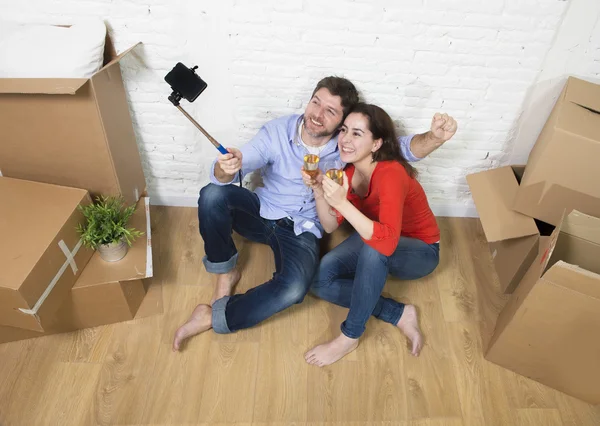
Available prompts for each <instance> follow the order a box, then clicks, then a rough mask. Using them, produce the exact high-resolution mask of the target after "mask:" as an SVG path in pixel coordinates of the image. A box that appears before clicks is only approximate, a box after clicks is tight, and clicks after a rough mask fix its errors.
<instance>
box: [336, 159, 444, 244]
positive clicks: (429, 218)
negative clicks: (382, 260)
mask: <svg viewBox="0 0 600 426" xmlns="http://www.w3.org/2000/svg"><path fill="white" fill-rule="evenodd" d="M345 171H346V174H347V176H348V182H352V176H353V175H354V166H353V165H352V164H349V165H348V167H346V170H345ZM347 197H348V200H349V201H350V202H351V203H352V204H353V205H354V206H355V207H356V208H357V209H358V210H360V211H361V212H362V213H363V214H364V215H365V216H367V217H368V218H369V219H371V220H372V221H373V222H374V223H373V236H372V237H371V239H370V240H365V239H364V238H363V241H364V242H365V243H366V244H368V245H369V246H371V247H373V248H374V249H375V250H377V251H378V252H380V253H382V254H384V255H386V256H390V255H391V254H392V253H393V252H394V251H395V250H396V246H397V245H398V241H399V239H400V237H401V236H405V237H410V238H417V239H419V240H421V241H424V242H425V243H427V244H433V243H436V242H438V241H439V240H440V230H439V228H438V225H437V222H436V220H435V216H434V215H433V212H432V211H431V208H430V207H429V203H428V202H427V196H426V195H425V191H423V187H421V184H420V183H419V182H418V181H417V180H416V179H414V178H411V177H410V176H409V175H408V173H407V172H406V170H405V169H404V167H403V166H402V165H401V164H400V163H398V162H397V161H381V162H379V163H377V165H376V166H375V170H374V171H373V174H372V175H371V181H370V182H369V188H368V190H367V194H366V195H365V196H364V197H362V198H361V197H359V196H358V195H357V194H355V193H354V192H353V191H352V186H350V188H348V195H347ZM343 220H344V218H343V217H341V216H340V215H338V223H340V224H341V223H342V221H343Z"/></svg>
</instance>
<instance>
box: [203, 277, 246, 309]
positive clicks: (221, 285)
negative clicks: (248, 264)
mask: <svg viewBox="0 0 600 426" xmlns="http://www.w3.org/2000/svg"><path fill="white" fill-rule="evenodd" d="M241 276H242V274H241V273H240V271H238V270H237V269H236V268H234V269H232V270H231V271H229V272H227V273H226V274H217V284H216V286H215V291H214V292H213V297H212V299H211V301H210V306H212V305H213V303H215V302H216V301H217V300H219V299H220V298H222V297H225V296H231V293H232V292H233V287H235V285H236V284H237V283H238V281H239V280H240V278H241Z"/></svg>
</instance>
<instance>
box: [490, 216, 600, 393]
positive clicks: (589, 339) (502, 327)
mask: <svg viewBox="0 0 600 426" xmlns="http://www.w3.org/2000/svg"><path fill="white" fill-rule="evenodd" d="M598 259H600V219H598V218H595V217H592V216H588V215H585V214H583V213H580V212H578V211H573V212H572V213H571V214H570V215H569V216H568V217H566V218H565V219H564V220H563V221H562V222H561V224H559V227H557V228H556V230H555V232H554V233H553V234H552V236H551V238H550V239H549V240H548V241H547V246H546V247H544V248H543V250H542V251H541V252H540V253H539V255H538V257H537V258H536V260H535V261H534V263H533V264H532V266H531V268H530V269H529V271H528V272H527V274H526V276H525V277H524V279H523V281H522V282H521V284H520V285H519V287H518V288H517V289H516V291H515V293H514V294H513V295H512V296H511V299H510V300H509V302H508V304H507V305H506V307H505V308H504V310H503V311H502V312H501V313H500V316H499V318H498V323H497V325H496V330H495V331H494V335H493V337H492V340H491V342H490V345H489V347H488V349H487V353H486V355H485V357H486V359H488V360H489V361H492V362H494V363H496V364H499V365H501V366H503V367H506V368H508V369H510V370H512V371H514V372H516V373H519V374H522V375H524V376H527V377H529V378H531V379H533V380H536V381H538V382H540V383H543V384H545V385H547V386H550V387H552V388H555V389H558V390H560V391H562V392H564V393H566V394H569V395H572V396H575V397H577V398H580V399H582V400H584V401H587V402H589V403H592V404H600V386H599V385H598V384H599V383H600V362H599V360H600V339H599V338H598V336H599V335H600V315H599V314H600V275H599V274H600V262H599V261H598Z"/></svg>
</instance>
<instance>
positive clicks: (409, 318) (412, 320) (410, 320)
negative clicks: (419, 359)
mask: <svg viewBox="0 0 600 426" xmlns="http://www.w3.org/2000/svg"><path fill="white" fill-rule="evenodd" d="M396 327H398V328H399V329H400V331H402V333H404V335H405V336H406V337H408V339H409V340H410V341H411V343H412V350H411V351H410V353H411V354H413V355H414V356H419V353H420V352H421V349H422V348H423V336H421V330H420V329H419V320H418V318H417V309H416V308H415V307H414V306H413V305H406V306H404V313H403V314H402V316H401V317H400V320H399V321H398V324H396Z"/></svg>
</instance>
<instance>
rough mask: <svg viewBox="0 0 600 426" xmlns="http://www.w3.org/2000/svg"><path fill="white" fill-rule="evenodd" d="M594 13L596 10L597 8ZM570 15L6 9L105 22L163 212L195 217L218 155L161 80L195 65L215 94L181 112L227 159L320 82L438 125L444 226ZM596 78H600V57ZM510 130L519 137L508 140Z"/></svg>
mask: <svg viewBox="0 0 600 426" xmlns="http://www.w3.org/2000/svg"><path fill="white" fill-rule="evenodd" d="M589 1H595V0H589ZM567 5H568V3H567V2H565V1H557V0H496V1H486V0H410V1H402V2H399V1H392V0H353V1H351V0H345V1H344V0H329V1H327V2H325V1H322V0H319V1H317V0H296V1H293V2H290V1H282V0H261V1H252V2H249V1H240V0H220V1H199V2H192V1H191V0H190V1H183V0H175V1H168V0H143V1H142V0H121V1H117V0H114V1H112V0H110V1H109V0H79V1H77V2H76V1H73V0H54V1H45V0H28V1H26V2H20V3H17V2H15V1H14V0H0V8H1V9H2V17H3V18H4V19H8V20H17V21H36V22H40V21H41V22H51V23H70V22H73V21H74V20H75V19H77V18H78V17H82V16H86V17H87V16H101V17H103V18H104V19H105V21H106V23H107V25H108V27H109V29H110V31H111V34H112V37H113V40H114V42H115V44H116V47H117V50H119V51H120V50H123V49H125V48H127V47H129V46H130V45H131V44H133V43H134V42H137V41H142V42H143V43H144V45H143V46H142V47H141V48H139V49H137V50H136V52H135V54H134V55H131V56H130V57H129V58H127V59H125V60H124V61H123V63H122V69H123V73H124V77H125V81H126V86H127V90H128V94H129V101H130V105H131V112H132V116H133V120H134V125H135V129H136V132H137V136H138V142H139V146H140V149H141V151H142V157H143V161H144V167H145V171H146V176H147V179H148V182H149V186H150V189H151V193H152V195H154V196H155V200H156V199H158V200H162V201H163V202H172V203H183V204H186V203H187V204H191V205H193V204H194V203H195V199H196V196H197V193H198V191H199V189H200V188H201V187H202V186H203V185H204V184H205V183H207V181H208V177H207V170H208V167H209V165H210V163H211V160H212V159H213V158H214V156H215V154H216V151H215V150H214V148H213V147H212V146H211V145H210V143H209V142H208V141H206V140H205V138H204V137H203V136H202V135H201V134H199V133H198V132H197V131H196V130H195V128H194V127H193V126H192V125H191V124H190V123H189V122H187V120H186V119H185V118H184V117H183V116H182V115H181V114H180V113H179V112H178V111H177V110H176V109H175V108H173V106H172V105H171V104H170V103H169V102H168V101H167V96H168V94H169V87H168V86H167V85H166V83H164V81H163V77H164V75H165V74H166V73H167V72H168V71H169V70H170V69H171V68H172V66H173V65H174V64H175V63H176V62H177V61H182V62H184V63H185V64H186V65H189V66H191V65H196V64H197V65H199V70H198V73H199V74H200V75H201V76H202V77H203V78H204V79H205V80H206V81H207V82H208V84H209V87H208V89H207V90H206V92H205V93H204V94H202V95H201V97H200V98H198V100H197V101H196V102H195V103H194V104H192V105H189V104H188V105H185V104H184V107H186V108H187V109H188V111H189V112H190V113H192V115H194V116H195V117H196V118H197V119H198V121H199V122H200V123H201V124H203V125H204V126H205V128H206V129H207V130H208V131H209V132H211V133H212V134H213V136H215V137H216V138H217V139H218V140H219V141H220V142H221V143H222V144H224V145H226V146H239V145H241V144H243V143H244V142H245V141H247V140H248V139H249V138H251V137H252V136H253V135H254V134H255V132H256V131H257V130H258V128H259V127H260V125H261V124H262V123H264V122H265V121H266V120H269V119H271V118H274V117H278V116H281V115H284V114H290V113H295V112H301V111H302V110H303V107H304V106H305V105H306V102H307V101H308V98H309V96H310V93H311V91H312V89H313V87H314V85H315V84H316V82H317V81H318V80H319V79H320V78H321V77H323V76H326V75H330V74H336V75H343V76H345V77H347V78H349V79H351V80H352V81H353V82H354V83H355V84H356V85H357V87H358V88H359V90H360V91H361V93H362V94H363V96H364V97H365V99H366V100H367V101H369V102H374V103H377V104H379V105H381V106H382V107H384V108H385V109H386V110H387V111H388V112H389V113H390V114H391V115H392V117H393V118H394V119H395V120H396V121H397V123H398V125H399V127H400V128H401V129H402V131H403V132H423V131H426V130H428V126H429V122H430V119H431V116H432V115H433V114H434V113H435V112H437V111H445V112H448V113H450V114H452V115H453V116H454V117H456V118H457V119H458V121H459V124H460V128H459V133H458V134H457V135H456V137H455V138H454V139H453V140H452V141H451V142H449V143H448V144H447V145H446V146H445V147H444V148H443V149H440V150H438V151H437V152H435V153H434V154H432V155H431V156H430V158H428V159H426V160H424V161H422V162H421V163H419V165H418V168H419V169H420V171H421V178H420V179H421V181H422V183H423V186H424V187H425V189H426V191H427V194H428V196H429V199H430V201H431V202H432V204H433V205H434V206H438V207H436V211H437V212H438V213H441V214H443V213H457V212H458V214H460V213H461V212H463V213H468V212H469V206H470V205H471V200H470V196H469V193H468V187H467V185H466V181H465V175H466V174H467V173H469V172H473V171H477V170H481V169H486V168H489V167H492V166H496V165H498V163H499V162H500V161H502V159H503V157H506V155H505V153H506V152H509V151H510V150H511V149H512V144H513V141H514V135H515V131H514V130H512V129H514V128H515V122H516V120H517V119H518V117H519V116H520V114H521V108H522V105H523V101H524V98H525V95H526V93H527V90H528V89H529V87H530V86H531V85H532V84H533V83H534V82H535V81H536V78H537V76H538V74H539V72H540V68H541V66H542V63H543V61H544V58H545V55H546V53H547V52H548V50H549V49H550V48H551V46H552V43H553V38H554V36H555V33H556V30H557V28H558V27H559V25H560V23H561V19H562V17H563V14H564V12H565V10H566V7H567ZM590 55H591V56H593V55H595V56H593V57H594V58H595V62H594V61H593V60H592V61H590V64H591V65H590V72H592V70H593V71H594V72H596V73H598V72H599V68H600V65H599V61H600V53H599V51H598V49H596V50H595V51H594V52H593V54H592V53H590ZM511 130H512V131H511Z"/></svg>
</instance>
